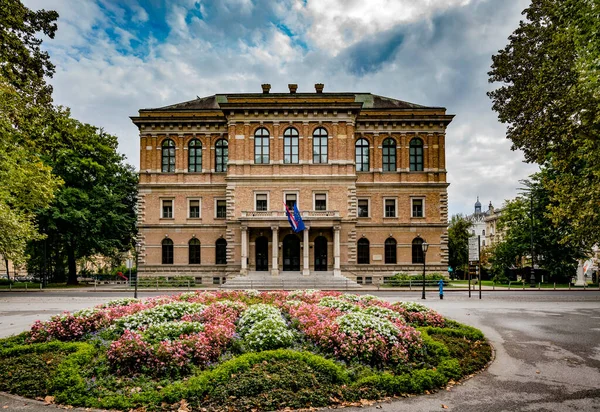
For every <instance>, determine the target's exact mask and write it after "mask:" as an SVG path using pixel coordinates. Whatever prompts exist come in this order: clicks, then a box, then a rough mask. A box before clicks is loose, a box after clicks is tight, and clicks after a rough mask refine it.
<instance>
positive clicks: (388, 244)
mask: <svg viewBox="0 0 600 412" xmlns="http://www.w3.org/2000/svg"><path fill="white" fill-rule="evenodd" d="M385 263H393V264H395V263H396V240H395V239H393V238H391V237H390V238H387V239H386V240H385Z"/></svg>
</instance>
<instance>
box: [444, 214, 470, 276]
mask: <svg viewBox="0 0 600 412" xmlns="http://www.w3.org/2000/svg"><path fill="white" fill-rule="evenodd" d="M472 225H473V224H472V223H471V222H469V221H468V220H467V219H465V218H464V216H463V215H461V214H457V215H454V216H452V218H451V219H450V226H449V227H448V265H449V266H450V267H451V268H452V270H453V271H454V273H456V271H458V270H462V271H467V270H468V266H469V236H470V235H469V229H470V228H471V226H472Z"/></svg>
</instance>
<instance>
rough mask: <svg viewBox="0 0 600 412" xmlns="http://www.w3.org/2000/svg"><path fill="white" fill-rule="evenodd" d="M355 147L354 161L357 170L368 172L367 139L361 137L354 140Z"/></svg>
mask: <svg viewBox="0 0 600 412" xmlns="http://www.w3.org/2000/svg"><path fill="white" fill-rule="evenodd" d="M354 148H355V161H356V171H357V172H368V171H369V141H368V140H367V139H364V138H361V139H358V140H357V141H356V144H355V145H354Z"/></svg>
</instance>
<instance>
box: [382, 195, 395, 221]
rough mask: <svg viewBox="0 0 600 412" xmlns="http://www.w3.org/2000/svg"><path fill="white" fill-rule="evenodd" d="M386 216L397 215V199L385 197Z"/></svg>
mask: <svg viewBox="0 0 600 412" xmlns="http://www.w3.org/2000/svg"><path fill="white" fill-rule="evenodd" d="M384 207H385V211H384V214H383V215H384V216H385V217H396V199H384Z"/></svg>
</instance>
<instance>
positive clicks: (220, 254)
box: [215, 238, 227, 265]
mask: <svg viewBox="0 0 600 412" xmlns="http://www.w3.org/2000/svg"><path fill="white" fill-rule="evenodd" d="M215 263H216V264H217V265H225V264H227V241H226V240H225V239H223V238H220V239H217V241H216V242H215Z"/></svg>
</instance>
